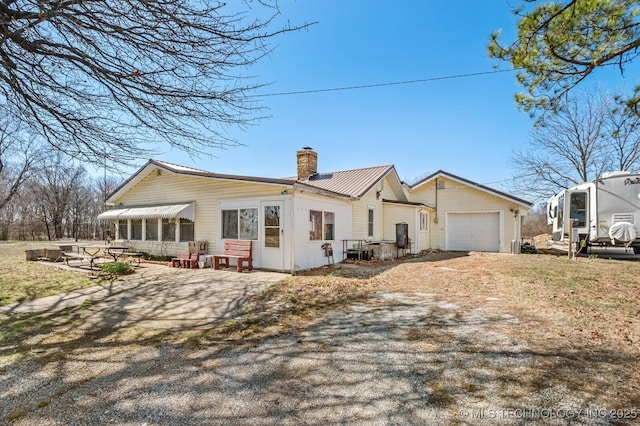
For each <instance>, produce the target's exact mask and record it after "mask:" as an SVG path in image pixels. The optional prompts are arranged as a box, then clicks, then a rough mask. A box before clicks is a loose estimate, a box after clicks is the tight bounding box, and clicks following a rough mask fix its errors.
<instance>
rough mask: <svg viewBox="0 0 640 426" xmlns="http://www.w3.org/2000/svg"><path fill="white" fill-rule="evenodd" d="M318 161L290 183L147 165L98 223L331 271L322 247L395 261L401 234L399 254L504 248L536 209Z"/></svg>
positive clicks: (462, 185) (437, 180) (391, 170)
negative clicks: (321, 167)
mask: <svg viewBox="0 0 640 426" xmlns="http://www.w3.org/2000/svg"><path fill="white" fill-rule="evenodd" d="M317 165H318V155H317V153H316V152H315V151H314V150H312V149H311V148H303V149H301V150H299V151H298V152H297V166H298V167H297V169H298V176H296V177H291V178H284V179H275V178H261V177H251V176H238V175H224V174H217V173H211V172H207V171H204V170H197V169H193V168H188V167H182V166H177V165H174V164H170V163H166V162H161V161H156V160H149V161H148V162H147V163H146V164H145V165H144V166H142V167H141V168H140V169H139V170H138V171H137V172H136V173H134V174H133V175H132V176H131V177H130V178H129V179H128V180H127V181H125V182H124V183H123V184H122V185H121V186H120V187H119V188H118V189H116V191H115V192H114V193H113V194H111V196H110V197H109V198H108V200H107V203H108V204H109V205H110V206H112V208H111V209H110V210H107V211H105V212H104V213H102V214H101V215H99V218H100V219H103V220H110V221H114V222H115V223H116V234H117V235H116V236H115V237H116V240H126V241H128V242H130V244H132V245H133V246H134V247H135V248H136V249H138V250H142V251H145V252H148V253H152V254H158V255H162V254H165V255H173V254H175V253H177V252H178V251H186V250H187V248H188V243H189V242H190V241H196V242H207V243H208V252H209V253H219V252H222V250H223V244H224V240H226V239H248V240H252V241H253V257H254V262H253V263H254V266H255V267H256V268H262V269H270V270H278V271H291V272H294V271H298V270H304V269H309V268H314V267H318V266H321V265H325V264H326V263H327V261H328V259H327V257H326V256H325V251H324V250H323V249H322V246H323V244H325V243H330V244H331V245H332V247H333V251H334V258H335V260H336V261H339V260H342V259H343V258H344V257H345V256H346V255H347V252H351V251H352V250H353V248H354V247H355V246H362V245H365V246H366V247H367V248H369V247H371V248H374V251H375V250H378V253H376V254H377V255H380V254H382V255H383V256H384V255H393V252H394V250H391V253H389V248H388V247H389V246H394V247H395V244H396V242H397V241H398V235H397V230H398V229H404V230H405V231H404V232H406V237H408V238H407V239H408V241H407V242H408V244H406V245H404V246H403V247H402V253H405V252H407V251H409V252H413V253H417V252H419V251H420V250H425V249H429V248H437V249H445V250H486V251H501V252H508V251H509V250H510V246H509V244H508V241H510V240H511V239H517V238H519V229H520V216H521V215H523V214H524V213H525V212H526V210H527V209H529V208H530V207H531V204H530V203H528V202H527V201H524V200H520V199H518V198H516V197H512V196H509V195H507V194H504V193H501V192H499V191H495V190H492V189H490V188H487V187H484V186H482V185H478V184H475V183H473V182H470V181H467V180H465V179H462V178H458V177H456V176H453V175H450V174H447V173H446V172H442V171H440V172H438V173H436V174H434V175H432V176H430V177H429V178H427V179H424V180H422V181H420V182H418V183H416V184H415V185H412V186H407V185H405V184H403V183H402V182H401V181H400V179H399V177H398V174H397V172H396V170H395V167H394V166H393V165H384V166H377V167H370V168H363V169H354V170H346V171H337V172H320V173H319V172H318V168H317ZM471 200H473V202H471ZM398 224H402V225H400V228H398V226H397V225H398ZM463 230H464V231H463ZM496 240H497V243H496ZM464 241H467V244H466V245H465V243H464ZM401 245H402V244H401ZM384 247H386V249H385V248H384ZM385 250H386V251H385ZM395 252H397V249H396V250H395Z"/></svg>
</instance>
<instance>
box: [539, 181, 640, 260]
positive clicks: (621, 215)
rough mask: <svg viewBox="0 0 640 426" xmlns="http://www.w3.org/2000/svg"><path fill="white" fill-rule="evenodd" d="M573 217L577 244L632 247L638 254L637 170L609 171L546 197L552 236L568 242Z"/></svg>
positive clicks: (639, 198)
mask: <svg viewBox="0 0 640 426" xmlns="http://www.w3.org/2000/svg"><path fill="white" fill-rule="evenodd" d="M571 219H573V220H574V221H573V232H572V235H573V239H574V241H575V242H577V247H583V246H587V247H588V246H594V245H595V246H616V247H627V248H629V247H633V251H634V253H635V254H640V173H629V172H609V173H605V174H603V175H602V177H601V178H599V179H595V180H593V181H591V182H586V183H583V184H580V185H576V186H574V187H571V188H568V189H565V190H562V191H561V192H560V193H558V194H556V195H554V196H553V197H551V199H550V200H549V205H548V209H547V221H548V223H549V224H551V225H553V239H554V240H555V241H567V240H568V236H569V226H570V225H569V221H570V220H571Z"/></svg>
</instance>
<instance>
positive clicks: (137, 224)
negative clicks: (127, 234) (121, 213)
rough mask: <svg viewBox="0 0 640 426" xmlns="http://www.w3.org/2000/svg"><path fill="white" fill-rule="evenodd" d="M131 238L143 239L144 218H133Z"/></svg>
mask: <svg viewBox="0 0 640 426" xmlns="http://www.w3.org/2000/svg"><path fill="white" fill-rule="evenodd" d="M130 239H131V240H142V219H131V238H130Z"/></svg>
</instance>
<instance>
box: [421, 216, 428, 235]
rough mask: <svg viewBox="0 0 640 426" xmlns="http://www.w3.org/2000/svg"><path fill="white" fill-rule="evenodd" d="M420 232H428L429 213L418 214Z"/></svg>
mask: <svg viewBox="0 0 640 426" xmlns="http://www.w3.org/2000/svg"><path fill="white" fill-rule="evenodd" d="M420 230H421V231H428V230H429V213H424V212H421V213H420Z"/></svg>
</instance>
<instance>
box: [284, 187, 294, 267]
mask: <svg viewBox="0 0 640 426" xmlns="http://www.w3.org/2000/svg"><path fill="white" fill-rule="evenodd" d="M292 192H293V194H291V210H290V211H289V222H290V225H289V226H290V227H291V229H290V230H288V232H289V234H291V236H290V237H289V241H290V247H291V254H290V255H289V265H290V267H291V275H292V276H293V275H295V272H296V271H295V268H296V264H295V259H296V236H295V229H296V224H295V219H296V218H295V215H294V212H295V211H296V209H295V207H296V206H295V204H296V197H295V195H296V190H295V189H293V190H292ZM285 206H286V202H285Z"/></svg>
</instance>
